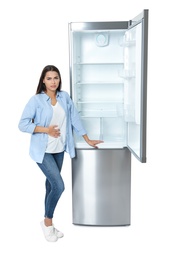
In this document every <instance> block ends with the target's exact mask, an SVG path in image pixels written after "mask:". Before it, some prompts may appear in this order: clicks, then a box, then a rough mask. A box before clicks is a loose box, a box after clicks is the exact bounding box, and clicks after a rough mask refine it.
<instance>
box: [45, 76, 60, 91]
mask: <svg viewBox="0 0 173 260" xmlns="http://www.w3.org/2000/svg"><path fill="white" fill-rule="evenodd" d="M43 83H44V84H45V86H46V92H56V90H57V88H58V86H59V83H60V77H59V75H58V73H57V72H56V71H48V72H46V75H45V77H44V79H43Z"/></svg>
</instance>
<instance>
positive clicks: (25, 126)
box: [18, 97, 36, 134]
mask: <svg viewBox="0 0 173 260" xmlns="http://www.w3.org/2000/svg"><path fill="white" fill-rule="evenodd" d="M35 111H36V106H35V100H34V98H33V97H32V98H31V99H30V100H29V101H28V103H27V104H26V106H25V108H24V110H23V113H22V116H21V118H20V120H19V124H18V128H19V130H20V131H22V132H26V133H30V134H32V133H33V132H34V129H35V127H36V125H35V124H34V122H33V118H34V117H35Z"/></svg>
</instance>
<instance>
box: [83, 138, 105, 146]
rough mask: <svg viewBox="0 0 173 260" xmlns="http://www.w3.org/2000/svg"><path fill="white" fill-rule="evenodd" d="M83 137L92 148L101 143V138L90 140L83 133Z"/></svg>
mask: <svg viewBox="0 0 173 260" xmlns="http://www.w3.org/2000/svg"><path fill="white" fill-rule="evenodd" d="M83 138H84V139H85V141H86V142H87V143H88V144H89V145H90V146H92V147H94V148H98V147H97V144H100V143H103V141H101V140H90V139H89V138H88V136H87V135H83Z"/></svg>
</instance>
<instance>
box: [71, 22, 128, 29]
mask: <svg viewBox="0 0 173 260" xmlns="http://www.w3.org/2000/svg"><path fill="white" fill-rule="evenodd" d="M69 27H70V28H69V29H70V30H71V31H85V30H87V31H88V30H91V31H93V30H101V31H104V30H123V29H127V28H128V22H124V21H123V22H72V23H69Z"/></svg>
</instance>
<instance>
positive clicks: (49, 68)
mask: <svg viewBox="0 0 173 260" xmlns="http://www.w3.org/2000/svg"><path fill="white" fill-rule="evenodd" d="M48 71H56V72H57V73H58V76H59V78H60V82H59V86H58V88H57V90H56V93H57V92H58V91H61V74H60V71H59V69H58V68H56V67H55V66H53V65H47V66H46V67H44V69H43V71H42V73H41V76H40V80H39V83H38V87H37V91H36V94H40V93H41V92H42V91H45V90H46V86H45V84H44V83H43V80H44V78H45V76H46V73H47V72H48Z"/></svg>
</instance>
